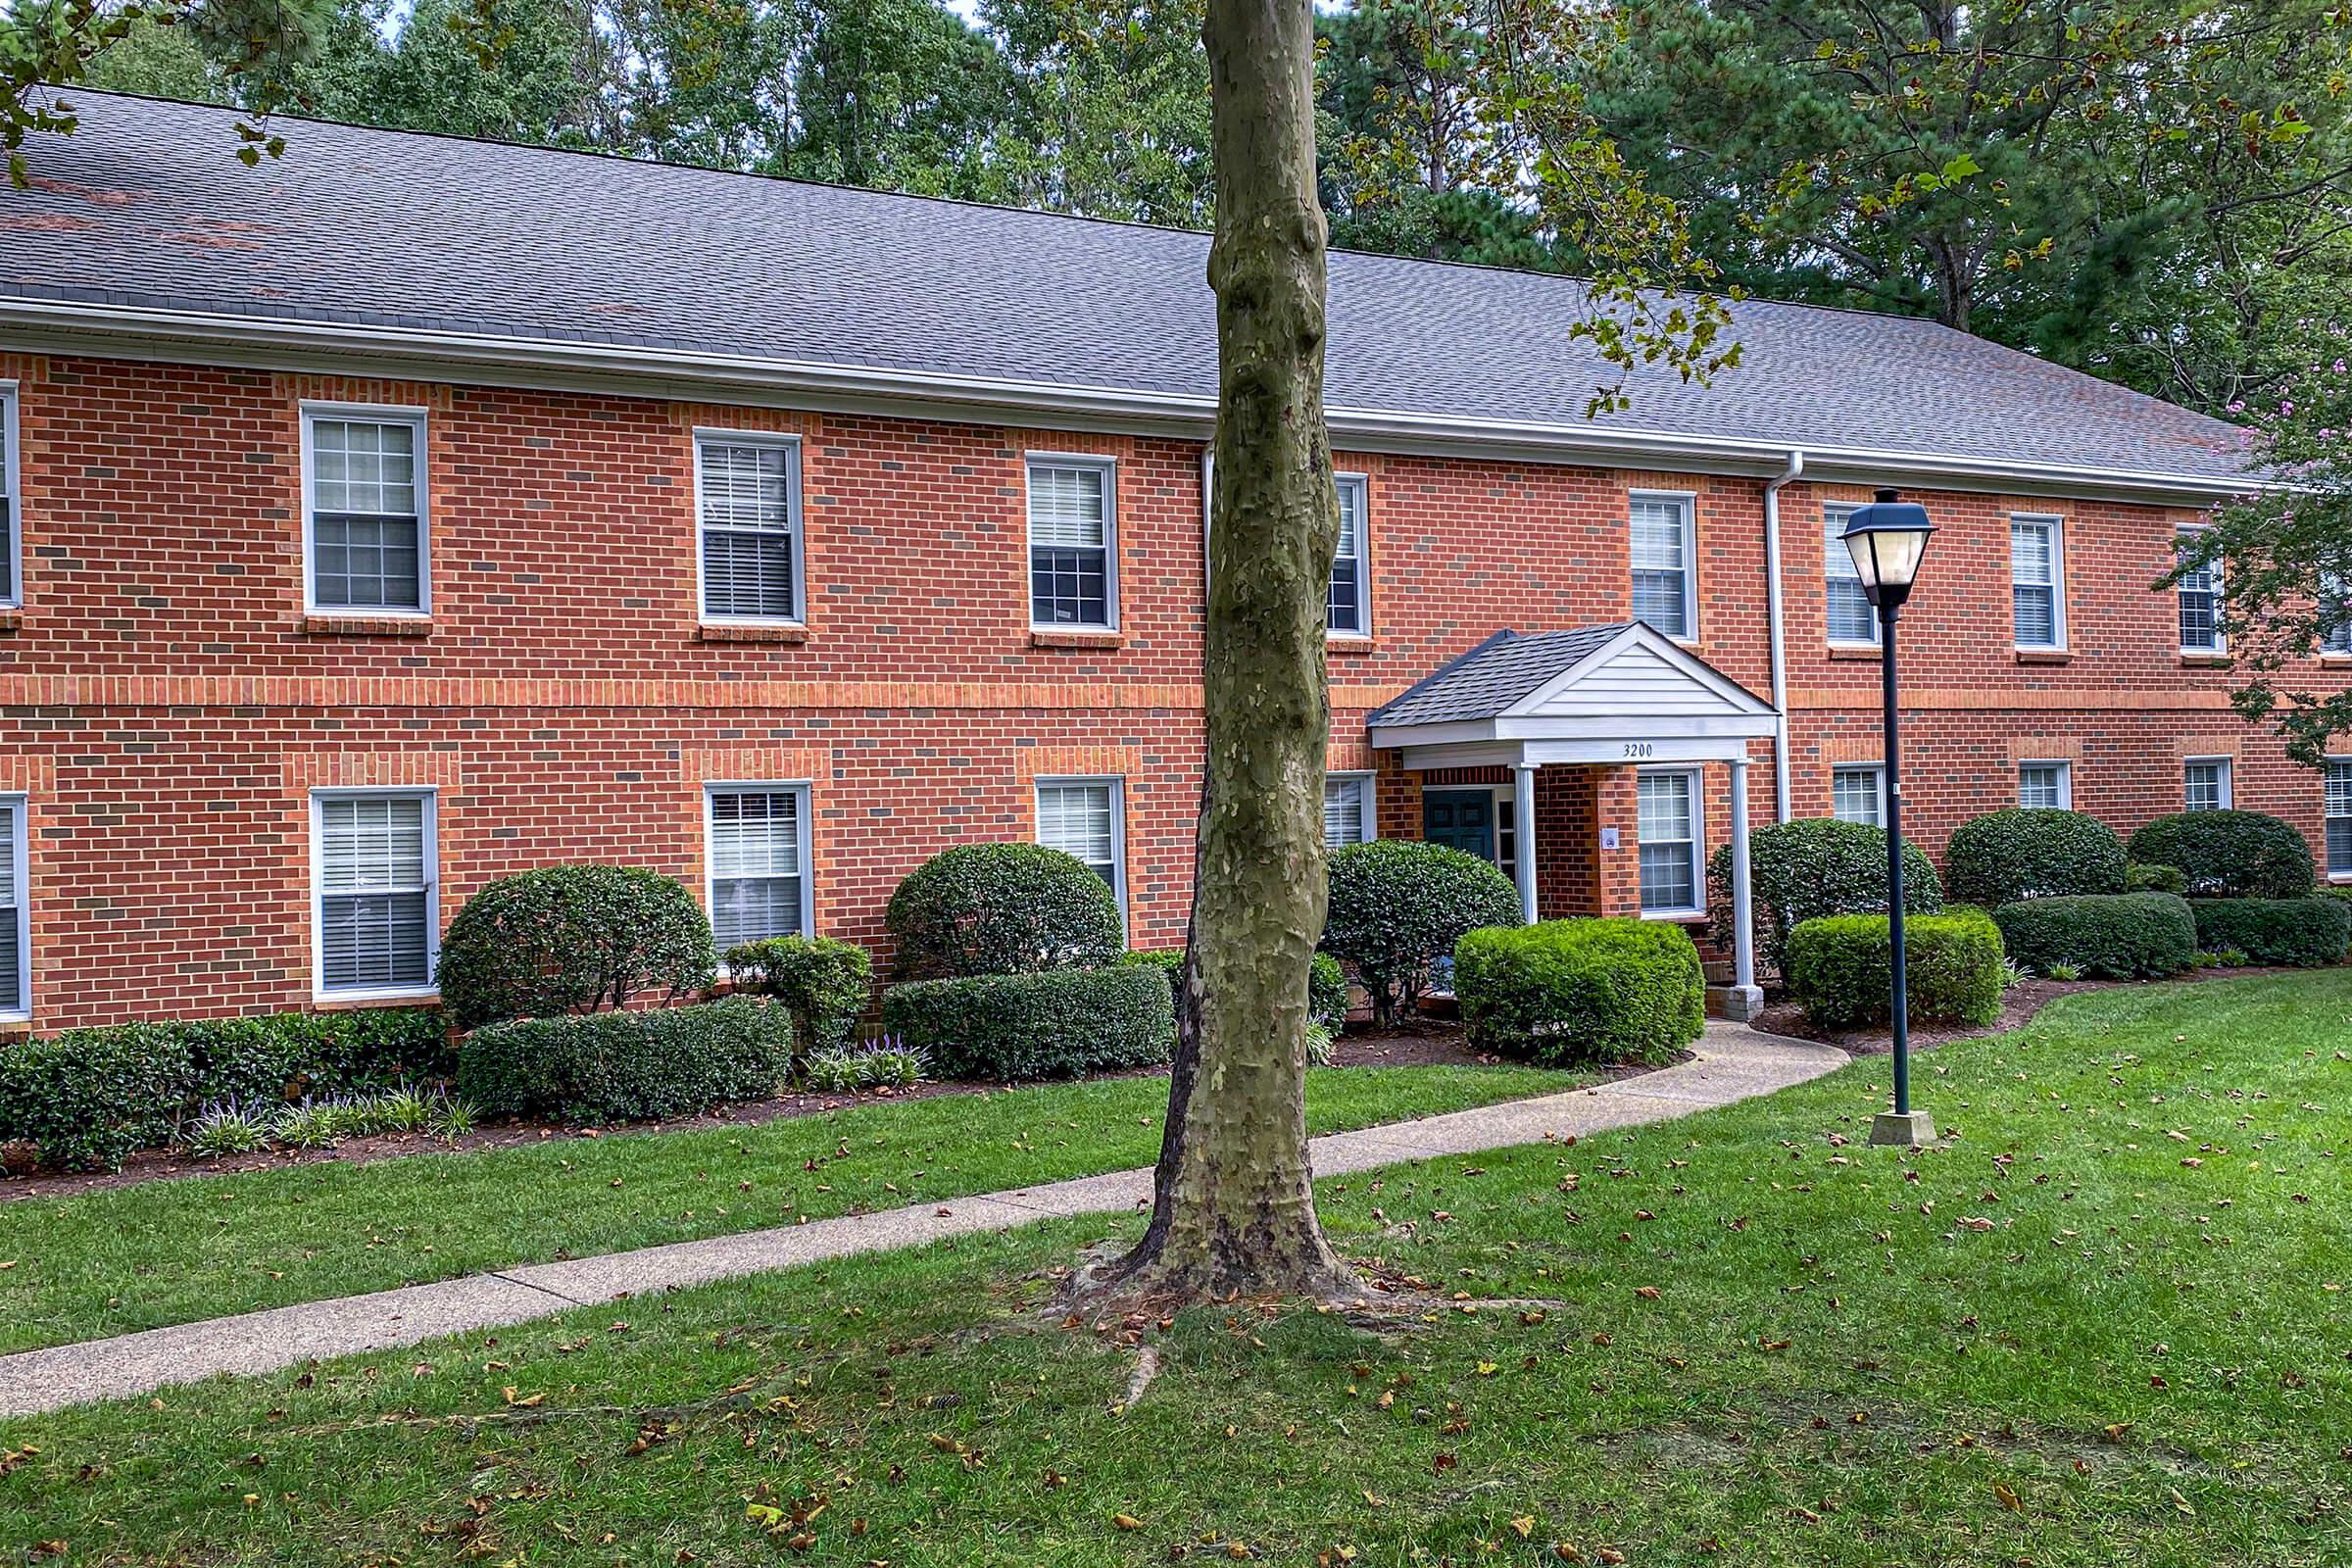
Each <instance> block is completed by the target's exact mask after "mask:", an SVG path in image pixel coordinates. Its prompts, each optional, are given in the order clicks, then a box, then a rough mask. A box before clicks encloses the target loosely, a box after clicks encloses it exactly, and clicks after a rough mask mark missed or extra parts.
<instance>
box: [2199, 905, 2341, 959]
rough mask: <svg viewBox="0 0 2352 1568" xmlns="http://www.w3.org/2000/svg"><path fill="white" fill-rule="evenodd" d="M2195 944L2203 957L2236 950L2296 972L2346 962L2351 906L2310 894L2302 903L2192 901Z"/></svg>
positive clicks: (2250, 957)
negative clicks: (2203, 951) (2285, 966)
mask: <svg viewBox="0 0 2352 1568" xmlns="http://www.w3.org/2000/svg"><path fill="white" fill-rule="evenodd" d="M2188 907H2189V908H2190V909H2192V910H2194V911H2195V913H2196V920H2197V946H2198V947H2200V948H2202V949H2204V950H2205V951H2206V952H2207V953H2222V952H2226V951H2228V950H2229V949H2231V948H2235V949H2236V950H2237V951H2238V952H2240V953H2242V954H2244V955H2245V956H2246V961H2247V962H2249V963H2278V964H2286V965H2291V966H2292V967H2294V968H2298V969H2318V968H2324V967H2326V966H2327V965H2328V964H2331V963H2341V962H2343V961H2344V953H2345V950H2346V949H2347V948H2348V947H2352V904H2346V903H2345V902H2344V901H2343V900H2341V899H2331V898H2326V897H2323V896H2321V895H2318V894H2313V895H2311V896H2310V897H2308V898H2301V899H2191V900H2189V901H2188Z"/></svg>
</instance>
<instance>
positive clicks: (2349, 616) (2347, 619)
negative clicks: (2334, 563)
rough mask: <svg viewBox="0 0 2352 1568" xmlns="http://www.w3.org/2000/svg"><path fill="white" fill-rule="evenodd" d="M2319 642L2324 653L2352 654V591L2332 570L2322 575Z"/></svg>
mask: <svg viewBox="0 0 2352 1568" xmlns="http://www.w3.org/2000/svg"><path fill="white" fill-rule="evenodd" d="M2318 630H2319V643H2320V652H2321V653H2323V654H2352V593H2347V592H2346V591H2345V588H2344V580H2343V579H2342V578H2341V577H2339V576H2336V575H2335V574H2334V573H2332V572H2326V573H2323V574H2322V575H2321V577H2320V603H2319V624H2318Z"/></svg>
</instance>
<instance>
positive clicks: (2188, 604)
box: [2175, 528, 2222, 654]
mask: <svg viewBox="0 0 2352 1568" xmlns="http://www.w3.org/2000/svg"><path fill="white" fill-rule="evenodd" d="M2196 538H2197V531H2196V530H2195V529H2193V528H2183V529H2182V530H2180V535H2179V537H2178V541H2177V549H2176V552H2175V553H2176V554H2177V555H2181V556H2185V555H2186V554H2187V553H2188V550H2189V547H2190V546H2191V545H2193V544H2195V543H2196ZM2178 598H2179V600H2180V651H2181V652H2182V653H2184V654H2218V653H2220V652H2221V651H2222V571H2221V565H2220V564H2219V563H2217V562H2207V563H2206V564H2204V565H2202V566H2198V567H2196V568H2195V569H2193V570H2189V571H2184V572H2182V573H2181V574H2180V585H2179V589H2178Z"/></svg>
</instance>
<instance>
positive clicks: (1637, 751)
mask: <svg viewBox="0 0 2352 1568" xmlns="http://www.w3.org/2000/svg"><path fill="white" fill-rule="evenodd" d="M1656 750H1657V748H1656V747H1654V746H1652V745H1650V743H1649V742H1647V741H1627V742H1626V743H1625V755H1626V756H1628V757H1647V756H1649V755H1650V753H1652V752H1654V751H1656Z"/></svg>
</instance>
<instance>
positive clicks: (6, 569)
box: [0, 386, 25, 610]
mask: <svg viewBox="0 0 2352 1568" xmlns="http://www.w3.org/2000/svg"><path fill="white" fill-rule="evenodd" d="M18 555H19V548H18V531H17V394H16V393H15V392H14V391H12V390H11V389H9V388H8V387H6V386H0V610H14V609H16V608H17V607H18V606H20V605H22V604H24V602H25V599H24V584H25V578H24V568H23V567H22V566H21V565H20V564H19V563H18V559H17V558H18Z"/></svg>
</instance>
